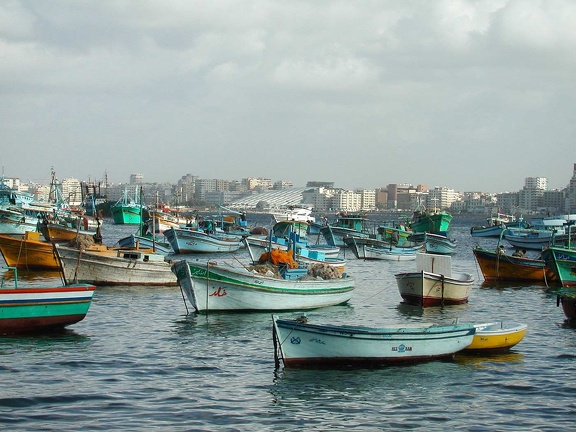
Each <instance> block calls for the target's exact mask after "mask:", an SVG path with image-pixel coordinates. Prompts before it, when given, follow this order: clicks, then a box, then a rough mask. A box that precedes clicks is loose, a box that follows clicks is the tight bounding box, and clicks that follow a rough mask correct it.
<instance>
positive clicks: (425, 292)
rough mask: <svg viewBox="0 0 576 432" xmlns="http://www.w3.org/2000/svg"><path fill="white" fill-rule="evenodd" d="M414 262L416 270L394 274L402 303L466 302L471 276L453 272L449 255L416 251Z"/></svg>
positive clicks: (428, 304) (445, 303)
mask: <svg viewBox="0 0 576 432" xmlns="http://www.w3.org/2000/svg"><path fill="white" fill-rule="evenodd" d="M416 262H417V270H418V271H416V272H404V273H398V274H396V275H395V277H396V283H397V285H398V289H399V291H400V295H401V296H402V299H403V300H404V302H405V303H407V304H412V305H417V306H421V307H428V306H444V305H456V304H463V303H467V302H468V297H469V295H470V291H471V289H472V283H473V282H474V278H473V277H472V275H471V274H469V273H457V274H452V270H451V261H450V256H449V255H433V254H428V253H426V254H418V256H417V258H416Z"/></svg>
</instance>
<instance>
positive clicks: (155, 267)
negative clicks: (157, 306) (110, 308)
mask: <svg viewBox="0 0 576 432" xmlns="http://www.w3.org/2000/svg"><path fill="white" fill-rule="evenodd" d="M56 251H57V253H58V259H59V261H60V263H61V266H62V273H63V275H64V279H65V281H66V282H84V283H92V284H95V285H139V286H140V285H142V286H143V285H162V286H174V285H177V281H176V277H175V276H174V274H173V273H172V271H171V263H170V262H168V261H166V260H165V256H164V255H162V254H159V253H155V252H153V251H151V250H138V249H115V248H106V247H105V246H94V247H92V248H90V249H74V248H69V247H65V246H61V245H56Z"/></svg>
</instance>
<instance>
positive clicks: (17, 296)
mask: <svg viewBox="0 0 576 432" xmlns="http://www.w3.org/2000/svg"><path fill="white" fill-rule="evenodd" d="M9 270H10V271H12V272H14V287H11V288H6V287H5V281H6V273H8V272H5V273H4V275H3V279H2V286H1V287H0V334H2V335H11V334H19V333H31V332H40V331H49V330H54V329H59V328H64V327H66V326H69V325H72V324H75V323H77V322H79V321H81V320H83V319H84V317H85V316H86V314H87V313H88V309H89V308H90V304H91V302H92V297H93V296H94V290H95V289H96V287H95V286H94V285H89V284H70V285H65V286H55V285H43V286H34V287H26V288H20V287H18V270H17V269H16V268H14V267H10V268H9Z"/></svg>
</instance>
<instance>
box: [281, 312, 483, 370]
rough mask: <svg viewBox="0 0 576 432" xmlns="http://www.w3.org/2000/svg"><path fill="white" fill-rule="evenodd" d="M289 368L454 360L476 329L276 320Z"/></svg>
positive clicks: (283, 352)
mask: <svg viewBox="0 0 576 432" xmlns="http://www.w3.org/2000/svg"><path fill="white" fill-rule="evenodd" d="M272 319H273V324H274V340H275V343H276V342H277V348H278V349H279V357H280V358H282V361H283V363H284V366H285V367H295V368H296V367H318V368H327V367H334V366H337V367H352V366H361V367H362V366H383V365H388V364H397V363H415V362H421V361H427V360H434V359H439V358H446V357H452V356H453V355H454V354H455V353H456V352H458V351H461V350H462V349H464V348H466V347H467V346H468V345H470V343H471V342H472V338H473V337H474V333H475V331H476V330H475V328H474V326H473V325H472V324H465V325H450V326H441V327H440V326H433V325H430V324H423V325H417V326H414V325H412V326H410V325H405V326H391V327H388V328H370V327H357V326H334V325H313V324H308V323H302V322H298V321H297V320H282V319H277V318H276V317H274V316H273V317H272Z"/></svg>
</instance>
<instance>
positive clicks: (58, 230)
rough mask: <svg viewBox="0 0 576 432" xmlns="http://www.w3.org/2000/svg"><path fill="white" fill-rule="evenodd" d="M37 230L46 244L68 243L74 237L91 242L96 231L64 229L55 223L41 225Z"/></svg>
mask: <svg viewBox="0 0 576 432" xmlns="http://www.w3.org/2000/svg"><path fill="white" fill-rule="evenodd" d="M38 228H39V229H40V232H41V233H42V236H43V237H44V239H45V240H46V241H47V242H51V243H68V242H70V241H72V240H74V239H75V238H76V237H79V238H82V237H84V238H86V239H90V240H92V239H93V238H94V236H96V234H97V231H86V230H83V229H79V228H71V227H65V226H63V225H59V224H57V223H42V224H39V226H38Z"/></svg>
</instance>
